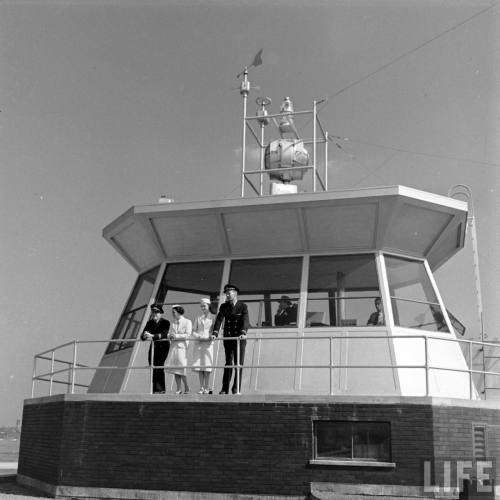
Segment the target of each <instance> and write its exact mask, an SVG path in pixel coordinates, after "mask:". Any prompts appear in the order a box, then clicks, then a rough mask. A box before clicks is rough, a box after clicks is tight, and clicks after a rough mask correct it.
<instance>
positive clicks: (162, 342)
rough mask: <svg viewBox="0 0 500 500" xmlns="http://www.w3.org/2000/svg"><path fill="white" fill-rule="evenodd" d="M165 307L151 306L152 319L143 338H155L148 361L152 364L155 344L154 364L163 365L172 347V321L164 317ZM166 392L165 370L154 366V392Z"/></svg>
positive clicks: (145, 329) (147, 324)
mask: <svg viewBox="0 0 500 500" xmlns="http://www.w3.org/2000/svg"><path fill="white" fill-rule="evenodd" d="M162 314H163V307H162V306H161V305H160V304H153V305H152V306H151V319H150V320H149V321H148V322H147V323H146V326H145V328H144V331H143V332H142V335H141V340H153V342H151V345H150V346H149V353H148V363H149V365H150V366H151V351H152V350H153V344H154V356H153V366H163V364H164V363H165V360H166V359H167V355H168V351H169V349H170V341H168V340H167V334H168V330H169V328H170V321H168V320H167V319H165V318H162V317H161V315H162ZM164 393H165V372H164V370H163V368H153V394H164Z"/></svg>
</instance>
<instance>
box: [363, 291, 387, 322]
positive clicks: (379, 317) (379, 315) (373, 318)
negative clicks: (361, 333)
mask: <svg viewBox="0 0 500 500" xmlns="http://www.w3.org/2000/svg"><path fill="white" fill-rule="evenodd" d="M374 302H375V309H376V311H375V312H373V313H371V314H370V317H369V318H368V322H367V323H366V324H367V325H373V326H382V325H385V320H384V312H383V311H382V299H381V298H380V297H377V298H376V299H375V300H374Z"/></svg>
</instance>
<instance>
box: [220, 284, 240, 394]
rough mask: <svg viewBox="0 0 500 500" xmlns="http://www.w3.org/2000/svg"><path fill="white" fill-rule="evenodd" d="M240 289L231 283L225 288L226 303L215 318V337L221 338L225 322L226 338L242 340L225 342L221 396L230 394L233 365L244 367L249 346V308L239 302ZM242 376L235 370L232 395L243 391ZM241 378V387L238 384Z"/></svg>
mask: <svg viewBox="0 0 500 500" xmlns="http://www.w3.org/2000/svg"><path fill="white" fill-rule="evenodd" d="M238 292H239V289H238V287H236V286H234V285H230V284H229V283H228V284H227V285H226V286H225V287H224V293H225V294H226V302H224V304H222V305H221V306H220V309H219V312H218V313H217V317H216V318H215V323H214V331H213V336H214V337H218V336H219V329H220V327H221V324H222V321H223V320H224V337H226V338H232V339H236V338H239V339H240V340H239V341H238V340H224V351H225V354H226V362H225V365H226V368H224V376H223V377H222V389H221V391H220V392H219V394H227V393H228V392H229V385H230V383H231V377H232V375H233V368H229V367H230V366H232V365H243V363H244V361H245V347H246V344H247V341H246V338H247V331H248V326H249V319H248V308H247V305H246V304H245V303H244V302H241V301H239V300H238ZM238 344H239V354H240V356H239V359H238ZM241 374H242V369H241V368H240V370H239V375H238V376H237V375H236V370H234V381H233V387H232V393H233V394H236V393H239V392H240V389H241ZM238 377H239V387H238V384H237V383H236V380H237V378H238Z"/></svg>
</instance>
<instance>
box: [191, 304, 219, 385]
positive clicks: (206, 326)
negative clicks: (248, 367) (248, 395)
mask: <svg viewBox="0 0 500 500" xmlns="http://www.w3.org/2000/svg"><path fill="white" fill-rule="evenodd" d="M200 309H201V313H202V314H201V316H198V317H197V318H196V319H195V320H194V327H193V337H195V338H196V339H197V342H196V345H195V346H194V352H193V357H194V359H193V370H194V371H197V372H198V377H199V378H200V390H199V391H198V392H199V394H208V393H209V392H210V389H209V384H208V380H209V378H210V372H211V371H212V366H213V358H214V342H213V340H212V331H213V328H214V320H215V316H214V315H213V314H212V313H211V312H210V299H206V298H203V299H201V300H200Z"/></svg>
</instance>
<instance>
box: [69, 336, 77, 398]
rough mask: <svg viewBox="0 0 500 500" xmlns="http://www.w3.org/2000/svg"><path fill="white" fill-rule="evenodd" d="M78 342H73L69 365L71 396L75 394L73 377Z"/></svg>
mask: <svg viewBox="0 0 500 500" xmlns="http://www.w3.org/2000/svg"><path fill="white" fill-rule="evenodd" d="M77 345H78V340H75V341H74V342H73V363H72V365H71V394H74V393H75V375H76V352H77Z"/></svg>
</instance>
